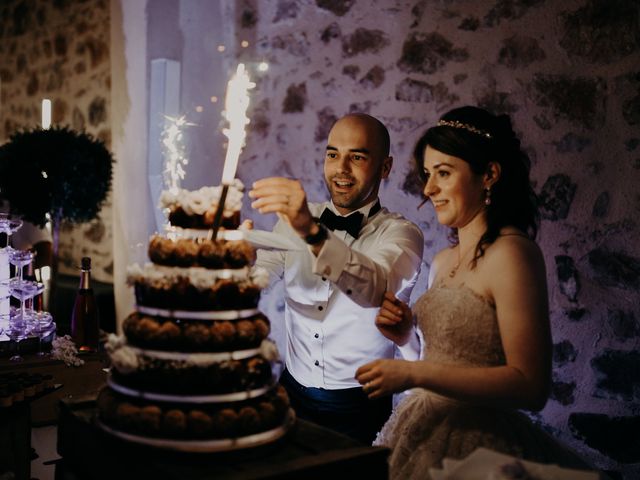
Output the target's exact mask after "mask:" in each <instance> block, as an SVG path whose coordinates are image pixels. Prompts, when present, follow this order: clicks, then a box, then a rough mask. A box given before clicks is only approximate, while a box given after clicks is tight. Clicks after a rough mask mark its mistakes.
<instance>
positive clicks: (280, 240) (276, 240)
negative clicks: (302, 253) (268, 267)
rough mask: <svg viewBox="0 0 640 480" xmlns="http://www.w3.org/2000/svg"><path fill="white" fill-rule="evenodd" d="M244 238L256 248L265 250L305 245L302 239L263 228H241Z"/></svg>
mask: <svg viewBox="0 0 640 480" xmlns="http://www.w3.org/2000/svg"><path fill="white" fill-rule="evenodd" d="M242 232H243V233H244V237H245V239H246V240H247V241H248V242H249V243H251V244H252V245H253V246H254V247H256V248H263V249H265V250H303V249H305V248H306V247H307V244H306V243H304V241H303V240H302V239H299V238H294V237H293V236H292V237H286V236H284V235H280V234H279V233H274V232H267V231H265V230H243V231H242Z"/></svg>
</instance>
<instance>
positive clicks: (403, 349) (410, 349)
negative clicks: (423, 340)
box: [398, 330, 420, 360]
mask: <svg viewBox="0 0 640 480" xmlns="http://www.w3.org/2000/svg"><path fill="white" fill-rule="evenodd" d="M398 350H399V351H400V354H401V355H402V358H404V359H405V360H419V359H420V340H419V339H418V334H417V332H416V331H415V330H414V331H412V332H411V335H410V336H409V341H408V342H407V343H405V344H404V345H402V346H400V345H398Z"/></svg>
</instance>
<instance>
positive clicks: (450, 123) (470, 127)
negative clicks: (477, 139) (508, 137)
mask: <svg viewBox="0 0 640 480" xmlns="http://www.w3.org/2000/svg"><path fill="white" fill-rule="evenodd" d="M436 126H437V127H452V128H462V129H464V130H467V131H469V132H471V133H475V134H476V135H481V136H483V137H486V138H493V135H491V134H490V133H489V132H487V131H486V130H480V129H479V128H476V127H474V126H473V125H469V124H468V123H462V122H459V121H458V120H438V123H437V125H436Z"/></svg>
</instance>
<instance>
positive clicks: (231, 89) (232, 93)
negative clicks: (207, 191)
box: [212, 63, 256, 240]
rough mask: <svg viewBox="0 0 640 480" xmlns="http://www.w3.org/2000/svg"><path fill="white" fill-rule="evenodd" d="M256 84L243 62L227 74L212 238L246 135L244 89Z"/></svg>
mask: <svg viewBox="0 0 640 480" xmlns="http://www.w3.org/2000/svg"><path fill="white" fill-rule="evenodd" d="M255 86H256V84H255V83H253V82H252V81H251V79H250V78H249V75H248V73H247V71H246V70H245V68H244V64H243V63H240V64H239V65H238V68H237V69H236V73H235V74H234V75H233V77H231V80H229V83H228V84H227V95H226V97H225V103H224V108H225V110H224V116H225V118H226V119H227V121H228V122H229V128H225V129H223V130H222V133H224V134H225V136H226V137H227V139H228V140H229V141H228V143H227V154H226V156H225V159H224V168H223V170H222V192H221V193H220V200H219V201H218V208H217V209H216V214H215V216H214V218H213V235H212V236H213V240H215V239H216V237H217V236H218V229H219V228H220V223H221V220H222V212H223V211H224V202H225V200H226V199H227V192H228V191H229V185H231V183H232V182H233V179H234V178H235V176H236V169H237V167H238V159H239V158H240V152H242V147H244V141H245V138H246V132H245V127H246V126H247V124H248V123H249V118H248V117H247V108H248V107H249V95H248V93H247V91H248V90H250V89H252V88H253V87H255Z"/></svg>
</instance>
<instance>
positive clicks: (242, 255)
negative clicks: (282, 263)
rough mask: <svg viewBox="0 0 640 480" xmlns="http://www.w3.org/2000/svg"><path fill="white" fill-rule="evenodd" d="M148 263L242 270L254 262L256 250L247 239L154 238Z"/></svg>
mask: <svg viewBox="0 0 640 480" xmlns="http://www.w3.org/2000/svg"><path fill="white" fill-rule="evenodd" d="M149 260H151V261H152V262H153V263H156V264H158V265H167V266H172V267H196V266H201V267H205V268H212V269H225V268H242V267H246V266H247V265H250V264H252V263H253V262H254V261H255V249H254V248H253V247H252V246H251V244H249V242H247V241H246V240H216V241H213V240H210V239H206V238H204V239H194V238H177V239H171V238H167V237H163V236H161V235H153V236H152V237H151V240H150V241H149Z"/></svg>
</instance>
